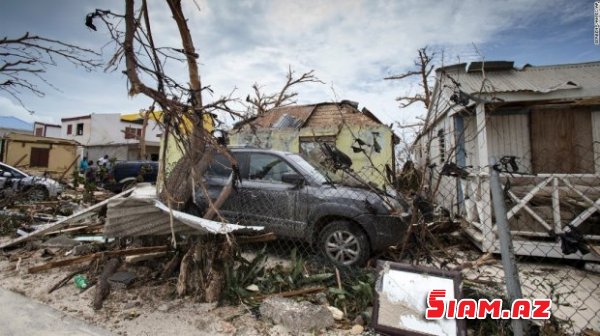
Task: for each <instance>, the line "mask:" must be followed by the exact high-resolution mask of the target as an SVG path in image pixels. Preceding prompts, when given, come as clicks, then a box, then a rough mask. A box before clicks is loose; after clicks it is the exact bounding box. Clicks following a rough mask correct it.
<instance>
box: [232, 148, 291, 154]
mask: <svg viewBox="0 0 600 336" xmlns="http://www.w3.org/2000/svg"><path fill="white" fill-rule="evenodd" d="M228 148H229V150H230V151H231V152H232V153H270V154H277V155H282V156H285V155H291V154H295V153H292V152H284V151H279V150H274V149H265V148H254V147H228Z"/></svg>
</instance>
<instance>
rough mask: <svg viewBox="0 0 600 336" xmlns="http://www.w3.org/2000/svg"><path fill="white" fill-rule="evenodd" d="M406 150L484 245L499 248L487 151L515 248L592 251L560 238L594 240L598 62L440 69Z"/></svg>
mask: <svg viewBox="0 0 600 336" xmlns="http://www.w3.org/2000/svg"><path fill="white" fill-rule="evenodd" d="M413 152H414V155H415V157H416V159H417V162H418V163H419V164H420V166H421V167H422V169H423V170H424V171H425V172H426V173H427V178H426V182H427V184H428V187H429V190H430V191H431V194H432V197H433V198H434V200H435V202H436V203H437V204H439V205H440V206H442V207H443V208H445V209H447V210H448V211H449V212H451V213H452V214H453V215H455V216H458V217H459V218H462V219H464V220H465V222H466V231H467V232H468V233H469V236H470V237H471V238H472V240H473V241H474V242H475V243H476V244H477V245H478V246H479V247H480V248H481V249H482V250H484V251H492V252H497V251H499V244H498V239H497V236H496V226H495V223H494V221H495V220H494V218H493V211H492V203H491V199H490V185H489V171H490V170H489V169H490V164H492V162H491V160H493V159H492V158H495V160H497V162H498V164H497V165H496V168H497V169H498V170H500V171H501V178H502V183H503V185H504V193H505V198H506V203H507V210H508V213H507V217H508V219H509V224H510V228H511V232H512V235H513V237H514V246H515V251H516V253H517V254H521V255H536V256H550V257H558V258H562V257H573V258H578V259H579V258H593V257H592V254H586V253H582V252H585V251H568V250H569V249H568V248H566V246H565V238H564V237H565V235H569V232H572V231H576V232H580V233H581V234H582V235H583V237H584V239H586V240H588V241H592V242H593V241H595V242H596V243H597V242H598V239H600V62H592V63H581V64H561V65H549V66H531V65H525V66H524V67H523V68H520V69H518V68H515V67H514V64H513V62H505V61H502V62H485V63H483V62H472V63H470V64H468V65H467V64H465V63H462V64H456V65H451V66H446V67H443V68H439V69H437V71H436V84H435V88H434V92H433V97H432V104H431V106H430V108H429V111H428V116H427V124H426V126H425V129H424V130H423V131H422V132H421V133H420V135H419V136H418V138H417V140H416V141H415V143H414V147H413ZM561 237H562V238H561ZM582 254H583V255H582Z"/></svg>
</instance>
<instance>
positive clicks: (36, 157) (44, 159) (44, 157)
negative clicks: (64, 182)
mask: <svg viewBox="0 0 600 336" xmlns="http://www.w3.org/2000/svg"><path fill="white" fill-rule="evenodd" d="M30 155H31V160H30V161H29V166H30V167H44V168H48V158H49V156H50V148H32V149H31V154H30Z"/></svg>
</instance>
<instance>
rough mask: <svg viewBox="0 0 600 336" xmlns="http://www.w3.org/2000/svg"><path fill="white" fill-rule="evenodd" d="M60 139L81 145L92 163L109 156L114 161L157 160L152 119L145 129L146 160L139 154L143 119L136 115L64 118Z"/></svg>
mask: <svg viewBox="0 0 600 336" xmlns="http://www.w3.org/2000/svg"><path fill="white" fill-rule="evenodd" d="M61 121H62V127H61V137H62V138H64V139H71V140H75V141H77V142H79V143H81V144H82V145H83V146H84V153H82V155H83V156H87V157H88V158H89V159H91V160H97V159H98V158H100V157H102V156H104V155H108V156H110V157H111V158H112V157H114V158H116V159H117V160H139V159H146V160H158V153H159V146H160V142H159V140H160V138H159V136H160V129H159V128H158V126H157V123H156V120H155V118H152V117H151V118H149V120H148V126H147V127H146V136H145V140H146V157H144V158H142V157H141V155H140V138H141V136H142V126H143V118H142V117H141V116H140V115H139V114H138V113H134V114H124V115H121V114H118V113H106V114H96V113H92V114H89V115H84V116H78V117H70V118H63V119H62V120H61Z"/></svg>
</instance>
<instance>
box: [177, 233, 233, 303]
mask: <svg viewBox="0 0 600 336" xmlns="http://www.w3.org/2000/svg"><path fill="white" fill-rule="evenodd" d="M232 256H233V249H232V246H231V245H230V244H229V242H228V241H227V239H226V238H225V236H223V235H206V236H201V237H200V238H199V239H198V241H197V242H195V243H193V244H191V245H190V248H189V250H188V251H187V253H186V254H185V256H184V257H183V259H182V261H181V267H180V271H179V278H178V280H177V294H178V295H179V296H184V295H192V296H195V297H197V298H198V299H199V300H200V301H203V302H216V301H218V300H219V297H220V296H221V292H222V291H223V284H224V279H225V274H224V268H223V266H224V265H225V263H226V262H229V261H231V259H232Z"/></svg>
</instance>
